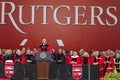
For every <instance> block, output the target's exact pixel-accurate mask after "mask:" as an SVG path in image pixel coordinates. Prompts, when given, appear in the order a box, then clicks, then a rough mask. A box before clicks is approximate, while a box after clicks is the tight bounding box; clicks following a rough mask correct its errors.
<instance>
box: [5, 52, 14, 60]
mask: <svg viewBox="0 0 120 80" xmlns="http://www.w3.org/2000/svg"><path fill="white" fill-rule="evenodd" d="M6 60H14V56H13V55H12V54H9V55H7V54H6V55H5V57H4V61H6Z"/></svg>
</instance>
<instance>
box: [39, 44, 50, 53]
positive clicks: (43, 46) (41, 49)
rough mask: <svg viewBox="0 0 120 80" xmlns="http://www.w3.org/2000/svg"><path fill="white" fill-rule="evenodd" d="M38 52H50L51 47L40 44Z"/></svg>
mask: <svg viewBox="0 0 120 80" xmlns="http://www.w3.org/2000/svg"><path fill="white" fill-rule="evenodd" d="M38 51H48V52H50V51H52V49H51V47H50V46H49V45H48V44H42V45H40V46H39V48H38Z"/></svg>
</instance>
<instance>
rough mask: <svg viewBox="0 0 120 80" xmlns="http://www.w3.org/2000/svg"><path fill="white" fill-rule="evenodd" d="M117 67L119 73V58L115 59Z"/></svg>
mask: <svg viewBox="0 0 120 80" xmlns="http://www.w3.org/2000/svg"><path fill="white" fill-rule="evenodd" d="M115 63H116V64H115V67H116V70H117V72H118V73H119V72H120V57H119V58H115Z"/></svg>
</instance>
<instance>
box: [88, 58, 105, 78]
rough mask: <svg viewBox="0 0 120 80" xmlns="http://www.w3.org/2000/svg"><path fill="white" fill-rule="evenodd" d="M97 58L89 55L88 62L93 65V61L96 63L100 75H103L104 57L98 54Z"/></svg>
mask: <svg viewBox="0 0 120 80" xmlns="http://www.w3.org/2000/svg"><path fill="white" fill-rule="evenodd" d="M98 58H99V59H97V58H95V57H94V56H93V57H91V59H90V64H92V65H95V64H94V63H98V65H99V67H100V77H103V72H104V71H103V64H104V59H103V57H102V56H98Z"/></svg>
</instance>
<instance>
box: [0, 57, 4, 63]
mask: <svg viewBox="0 0 120 80" xmlns="http://www.w3.org/2000/svg"><path fill="white" fill-rule="evenodd" d="M0 63H4V55H0Z"/></svg>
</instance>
